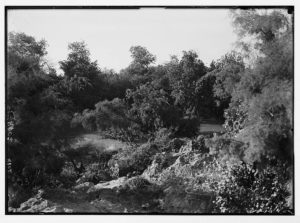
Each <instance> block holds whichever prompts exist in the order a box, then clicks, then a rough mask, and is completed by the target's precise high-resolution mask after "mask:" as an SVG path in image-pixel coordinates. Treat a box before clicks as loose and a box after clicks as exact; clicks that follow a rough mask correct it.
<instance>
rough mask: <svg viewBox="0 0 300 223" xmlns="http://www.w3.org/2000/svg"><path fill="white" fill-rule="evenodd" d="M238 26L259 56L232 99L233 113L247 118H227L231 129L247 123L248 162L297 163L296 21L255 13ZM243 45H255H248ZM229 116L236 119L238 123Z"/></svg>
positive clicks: (239, 18) (279, 13)
mask: <svg viewBox="0 0 300 223" xmlns="http://www.w3.org/2000/svg"><path fill="white" fill-rule="evenodd" d="M233 20H234V24H235V25H236V28H237V31H238V33H239V34H240V37H241V38H242V37H244V36H245V35H252V36H253V37H254V38H255V40H256V42H255V48H256V49H257V51H258V52H259V55H258V56H257V58H256V60H254V61H253V62H252V63H251V64H250V66H248V67H247V68H246V69H245V71H244V72H243V74H242V75H241V77H240V81H239V82H238V84H237V85H236V90H235V92H233V93H232V103H231V105H230V107H229V110H231V111H234V110H236V111H237V110H238V111H239V114H240V115H241V116H242V117H240V116H236V115H235V114H234V113H232V112H227V114H228V116H227V118H228V119H231V123H235V120H236V121H238V120H243V121H242V122H241V123H242V126H239V131H238V132H239V133H238V137H239V138H240V139H241V140H242V141H244V142H246V143H248V144H249V149H248V150H247V152H246V158H247V159H248V160H250V161H256V160H261V159H262V157H266V156H270V155H277V156H280V157H285V158H286V159H287V160H289V161H291V154H292V120H293V117H292V112H291V111H292V89H293V76H294V73H293V69H292V67H293V49H292V43H293V41H292V38H293V35H292V29H291V16H290V15H288V14H287V13H286V12H285V11H283V10H271V11H264V12H262V11H255V10H251V11H240V12H235V13H234V14H233ZM241 41H243V42H244V45H250V44H249V43H248V42H247V41H246V40H244V39H241ZM246 53H249V52H248V51H247V49H246ZM234 106H238V107H236V108H235V107H234ZM229 114H232V115H235V116H236V117H235V118H233V119H232V117H233V116H231V115H229ZM234 119H235V120H234ZM232 129H234V128H232Z"/></svg>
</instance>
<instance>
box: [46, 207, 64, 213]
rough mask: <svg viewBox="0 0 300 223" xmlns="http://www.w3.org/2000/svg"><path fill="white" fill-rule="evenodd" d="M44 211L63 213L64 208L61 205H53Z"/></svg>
mask: <svg viewBox="0 0 300 223" xmlns="http://www.w3.org/2000/svg"><path fill="white" fill-rule="evenodd" d="M42 212H44V213H63V212H65V211H64V208H63V207H61V206H53V207H47V208H45V209H44V210H43V211H42Z"/></svg>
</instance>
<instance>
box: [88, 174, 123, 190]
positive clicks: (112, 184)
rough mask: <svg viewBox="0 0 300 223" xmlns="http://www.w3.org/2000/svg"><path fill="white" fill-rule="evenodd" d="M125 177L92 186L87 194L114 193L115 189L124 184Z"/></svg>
mask: <svg viewBox="0 0 300 223" xmlns="http://www.w3.org/2000/svg"><path fill="white" fill-rule="evenodd" d="M126 180H127V177H120V178H118V179H116V180H111V181H108V182H105V183H99V184H97V185H94V186H92V187H91V188H90V189H89V190H88V191H87V193H88V194H91V193H95V192H101V191H108V190H113V191H116V190H117V189H120V188H121V187H122V186H123V185H124V183H125V182H126Z"/></svg>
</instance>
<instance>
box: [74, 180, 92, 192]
mask: <svg viewBox="0 0 300 223" xmlns="http://www.w3.org/2000/svg"><path fill="white" fill-rule="evenodd" d="M93 186H94V184H93V183H92V182H85V183H81V184H79V185H76V186H75V187H74V190H75V191H87V190H88V189H90V188H91V187H93Z"/></svg>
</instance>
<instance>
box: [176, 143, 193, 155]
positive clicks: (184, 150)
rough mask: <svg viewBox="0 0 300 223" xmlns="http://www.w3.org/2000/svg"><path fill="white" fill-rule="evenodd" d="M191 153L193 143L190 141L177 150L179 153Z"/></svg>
mask: <svg viewBox="0 0 300 223" xmlns="http://www.w3.org/2000/svg"><path fill="white" fill-rule="evenodd" d="M192 151H193V141H192V140H190V141H189V142H188V143H187V144H186V145H185V146H182V147H181V148H180V150H179V153H181V154H183V153H190V152H192Z"/></svg>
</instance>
